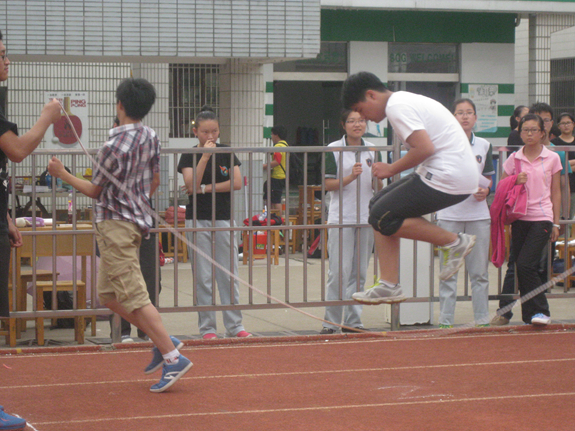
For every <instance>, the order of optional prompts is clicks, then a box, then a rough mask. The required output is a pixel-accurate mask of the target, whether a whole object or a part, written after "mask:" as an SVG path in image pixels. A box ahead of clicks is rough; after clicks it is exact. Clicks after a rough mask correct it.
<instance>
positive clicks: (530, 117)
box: [519, 111, 547, 133]
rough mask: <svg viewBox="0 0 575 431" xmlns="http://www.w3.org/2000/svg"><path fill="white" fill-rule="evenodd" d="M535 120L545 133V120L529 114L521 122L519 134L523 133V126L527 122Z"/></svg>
mask: <svg viewBox="0 0 575 431" xmlns="http://www.w3.org/2000/svg"><path fill="white" fill-rule="evenodd" d="M545 112H547V111H545ZM533 120H535V121H537V123H538V124H539V128H540V129H541V130H542V131H545V123H544V122H543V118H541V117H540V116H539V115H537V114H532V113H529V114H526V115H524V116H523V118H522V119H521V120H520V121H519V133H521V129H522V128H523V124H524V123H525V122H526V121H533Z"/></svg>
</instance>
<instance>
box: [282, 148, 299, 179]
mask: <svg viewBox="0 0 575 431" xmlns="http://www.w3.org/2000/svg"><path fill="white" fill-rule="evenodd" d="M287 154H288V157H289V182H290V184H293V185H296V186H300V185H302V184H303V161H302V158H301V157H300V155H299V154H298V153H287ZM280 166H281V168H282V169H283V171H284V172H285V168H284V167H283V166H282V165H281V163H280Z"/></svg>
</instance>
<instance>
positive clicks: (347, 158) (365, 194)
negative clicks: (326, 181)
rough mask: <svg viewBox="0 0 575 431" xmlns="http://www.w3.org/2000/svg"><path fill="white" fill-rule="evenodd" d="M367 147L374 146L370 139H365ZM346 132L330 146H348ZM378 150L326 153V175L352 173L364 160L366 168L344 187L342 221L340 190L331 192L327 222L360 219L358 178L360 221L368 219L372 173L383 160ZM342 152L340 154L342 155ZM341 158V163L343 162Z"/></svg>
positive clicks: (371, 193) (335, 175)
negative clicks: (372, 169)
mask: <svg viewBox="0 0 575 431" xmlns="http://www.w3.org/2000/svg"><path fill="white" fill-rule="evenodd" d="M362 143H363V145H365V146H366V147H373V146H374V145H373V144H372V143H371V142H366V141H364V140H362ZM346 146H348V144H347V142H346V141H345V136H344V137H343V138H341V139H340V140H339V141H335V142H332V143H331V144H329V145H328V147H346ZM378 154H379V152H377V151H358V152H356V151H341V152H339V151H336V152H333V153H326V159H325V177H326V178H337V179H339V178H340V177H341V176H344V177H345V176H347V175H349V174H351V171H352V168H353V165H355V163H356V157H358V159H357V160H358V161H361V163H362V168H363V172H362V173H361V175H360V176H358V177H357V178H356V179H355V180H354V181H352V182H351V183H349V184H348V185H347V186H345V187H343V189H342V190H341V198H342V199H341V200H342V201H343V211H342V221H341V222H340V221H339V208H340V190H335V191H331V192H328V193H329V198H330V203H329V213H328V216H327V222H328V223H331V224H354V223H357V181H358V180H359V183H360V184H359V187H360V194H359V223H367V219H368V217H369V201H370V200H371V198H372V197H373V182H372V181H373V178H374V177H373V175H372V173H371V167H372V166H373V164H374V163H375V162H378V161H380V157H379V156H378ZM340 155H341V158H340ZM340 160H341V163H340Z"/></svg>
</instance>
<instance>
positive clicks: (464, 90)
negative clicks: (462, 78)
mask: <svg viewBox="0 0 575 431" xmlns="http://www.w3.org/2000/svg"><path fill="white" fill-rule="evenodd" d="M471 84H475V83H474V82H472V83H471ZM477 84H486V85H489V84H488V83H485V82H478V83H477ZM459 91H460V92H461V94H469V83H467V84H463V83H461V84H460V86H459ZM497 91H498V92H499V94H515V84H497ZM510 115H511V114H510Z"/></svg>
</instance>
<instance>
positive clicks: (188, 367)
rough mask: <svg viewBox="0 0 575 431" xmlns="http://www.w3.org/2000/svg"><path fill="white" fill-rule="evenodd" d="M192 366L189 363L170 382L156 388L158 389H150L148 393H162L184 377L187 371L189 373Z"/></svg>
mask: <svg viewBox="0 0 575 431" xmlns="http://www.w3.org/2000/svg"><path fill="white" fill-rule="evenodd" d="M193 365H194V364H193V363H192V362H190V363H189V364H188V366H187V367H186V368H184V369H183V370H182V371H180V372H179V373H178V375H177V376H176V377H174V378H173V379H172V380H170V381H169V382H168V383H167V384H166V386H164V387H161V388H158V389H153V388H150V392H155V393H159V392H164V391H165V390H166V389H169V388H170V387H171V386H172V385H173V384H174V383H176V382H177V381H178V380H180V379H181V378H182V377H183V376H184V374H186V373H187V372H188V371H190V368H192V366H193Z"/></svg>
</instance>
